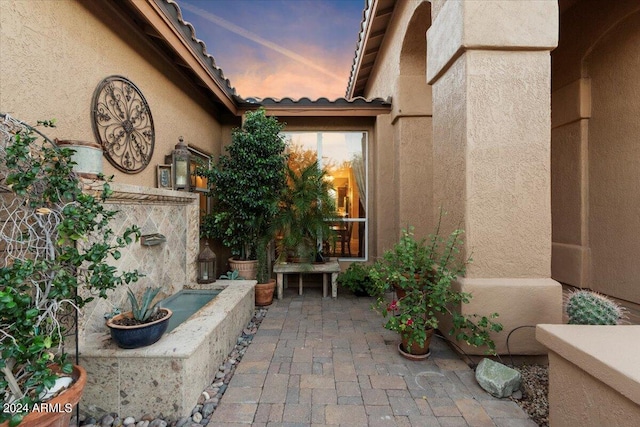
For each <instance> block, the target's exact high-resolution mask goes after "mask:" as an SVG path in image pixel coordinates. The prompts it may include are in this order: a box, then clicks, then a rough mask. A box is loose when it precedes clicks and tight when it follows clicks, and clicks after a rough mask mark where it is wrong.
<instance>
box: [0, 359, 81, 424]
mask: <svg viewBox="0 0 640 427" xmlns="http://www.w3.org/2000/svg"><path fill="white" fill-rule="evenodd" d="M54 370H55V371H56V372H60V371H59V368H58V367H54ZM71 376H72V377H73V379H74V382H73V384H71V387H69V388H68V389H66V390H65V391H64V392H62V393H60V394H59V395H58V396H56V397H54V398H53V399H51V400H49V401H47V402H44V403H42V404H39V405H38V408H39V409H40V411H33V410H30V412H29V414H28V415H27V416H25V417H24V419H23V420H22V422H21V423H20V427H69V421H70V420H71V416H72V415H73V409H74V408H75V406H76V405H77V404H78V402H79V401H80V397H82V391H83V390H84V386H85V384H86V383H87V371H85V370H84V368H83V367H82V366H78V365H73V373H72V374H71ZM8 425H9V422H8V421H5V422H4V423H2V424H0V427H8Z"/></svg>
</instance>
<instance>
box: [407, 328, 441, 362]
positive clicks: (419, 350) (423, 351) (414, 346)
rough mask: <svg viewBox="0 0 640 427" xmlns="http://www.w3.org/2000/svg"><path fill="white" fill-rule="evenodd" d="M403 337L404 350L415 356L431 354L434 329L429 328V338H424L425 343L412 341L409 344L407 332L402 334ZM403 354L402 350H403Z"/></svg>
mask: <svg viewBox="0 0 640 427" xmlns="http://www.w3.org/2000/svg"><path fill="white" fill-rule="evenodd" d="M400 337H401V338H402V344H401V346H402V350H403V352H404V353H408V354H410V355H415V356H424V355H427V357H428V354H429V345H431V338H432V337H433V329H427V338H426V339H425V340H424V345H422V346H421V345H419V344H418V343H417V342H412V343H411V345H409V338H408V336H406V335H405V334H401V335H400ZM401 354H402V352H401Z"/></svg>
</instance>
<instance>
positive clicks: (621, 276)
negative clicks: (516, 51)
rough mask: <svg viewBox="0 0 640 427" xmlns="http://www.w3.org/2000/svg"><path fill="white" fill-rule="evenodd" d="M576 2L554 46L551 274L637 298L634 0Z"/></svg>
mask: <svg viewBox="0 0 640 427" xmlns="http://www.w3.org/2000/svg"><path fill="white" fill-rule="evenodd" d="M602 6H603V5H602V3H601V2H597V1H592V0H583V1H579V2H576V4H574V5H573V7H572V8H570V9H568V10H566V11H565V12H564V13H563V15H562V16H561V21H560V22H561V31H560V35H561V37H560V40H559V46H558V49H557V50H556V51H554V52H553V60H552V65H553V71H552V75H553V81H552V87H553V93H552V101H553V110H552V114H553V130H552V168H553V172H552V173H553V176H552V214H553V258H552V260H553V261H552V273H553V277H554V278H556V279H557V280H560V281H562V282H565V283H569V284H571V285H575V286H581V287H590V288H593V289H596V290H599V291H601V292H603V293H607V294H610V295H613V296H615V297H618V298H622V299H627V300H630V301H633V302H636V303H637V302H639V301H640V300H639V299H638V298H639V297H638V293H637V286H638V285H637V277H638V273H640V268H639V267H637V263H636V262H635V260H634V259H633V258H634V256H633V254H636V253H637V252H638V250H640V244H638V243H637V242H636V241H635V240H634V239H633V236H635V235H637V234H638V232H640V220H639V219H638V217H637V215H634V212H637V211H638V209H639V208H640V197H638V196H637V188H636V187H637V182H638V180H639V179H640V176H639V173H638V172H637V170H638V168H637V165H636V164H637V159H638V158H640V149H639V148H638V144H637V137H638V135H639V134H640V125H639V124H638V120H637V117H638V113H639V112H640V101H638V99H637V98H638V97H637V96H636V97H634V96H632V95H631V94H634V93H638V92H639V91H640V83H639V82H640V79H638V77H639V75H640V71H638V70H639V69H640V4H638V3H637V2H635V1H631V0H622V1H618V2H611V3H607V4H606V7H602Z"/></svg>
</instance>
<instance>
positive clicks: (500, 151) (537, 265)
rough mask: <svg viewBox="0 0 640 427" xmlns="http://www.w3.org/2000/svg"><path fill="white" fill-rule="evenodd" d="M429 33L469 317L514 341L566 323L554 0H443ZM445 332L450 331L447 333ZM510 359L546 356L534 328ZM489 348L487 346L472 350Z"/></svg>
mask: <svg viewBox="0 0 640 427" xmlns="http://www.w3.org/2000/svg"><path fill="white" fill-rule="evenodd" d="M436 3H438V4H437V6H438V7H437V10H438V13H437V16H436V18H435V20H434V22H433V24H432V26H431V28H430V29H429V31H428V33H427V57H428V59H427V79H428V82H429V83H430V84H431V85H433V153H434V160H435V161H434V206H436V207H438V206H442V207H443V208H444V209H445V210H446V211H448V212H449V215H448V216H447V217H446V219H445V223H446V225H447V226H449V228H453V227H455V226H458V225H459V226H462V227H463V228H464V229H465V230H466V235H465V245H466V246H465V250H466V252H467V254H470V255H472V256H473V260H474V262H473V263H472V264H471V266H470V268H469V269H468V272H467V276H466V278H464V279H462V280H461V281H460V283H459V285H460V287H461V289H462V290H464V291H466V292H470V293H471V294H472V295H473V299H472V302H471V304H468V305H465V306H464V307H463V310H464V312H466V313H478V314H487V313H490V312H498V313H499V314H500V319H499V320H500V322H501V323H502V324H503V325H504V328H505V330H504V332H502V333H501V334H499V335H497V336H496V337H495V339H496V344H497V346H498V351H499V352H500V353H505V352H506V337H507V334H508V333H509V332H510V331H511V330H513V329H515V328H517V327H519V326H522V325H535V324H537V323H542V322H544V323H560V322H561V320H562V291H561V286H560V285H559V284H558V283H557V282H555V281H553V280H551V279H550V276H551V268H550V265H551V207H550V180H551V178H550V129H551V117H550V81H551V75H550V73H551V69H550V50H551V49H553V48H554V47H555V46H556V44H557V29H558V8H557V2H556V1H552V0H549V1H535V2H531V1H517V0H513V1H507V2H506V1H482V2H478V1H471V0H462V1H444V0H442V1H438V0H436ZM443 329H446V325H445V326H444V327H443ZM509 347H510V350H511V352H512V353H517V354H542V353H545V352H546V350H545V349H544V348H543V347H542V346H541V345H540V344H538V343H537V342H536V340H535V336H534V330H533V329H532V328H527V329H521V330H518V331H517V332H515V333H514V334H513V335H512V336H511V338H510V342H509ZM465 351H470V352H472V353H477V354H478V353H482V351H483V350H482V349H465Z"/></svg>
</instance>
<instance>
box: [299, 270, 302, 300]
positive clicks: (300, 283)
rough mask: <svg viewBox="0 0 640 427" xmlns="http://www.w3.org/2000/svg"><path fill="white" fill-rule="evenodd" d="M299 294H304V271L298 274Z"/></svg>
mask: <svg viewBox="0 0 640 427" xmlns="http://www.w3.org/2000/svg"><path fill="white" fill-rule="evenodd" d="M298 295H302V273H300V274H299V275H298Z"/></svg>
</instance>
